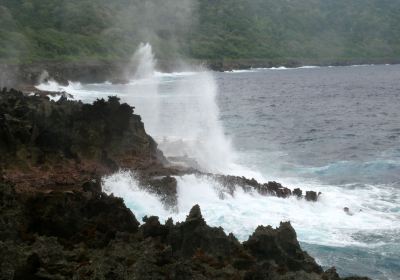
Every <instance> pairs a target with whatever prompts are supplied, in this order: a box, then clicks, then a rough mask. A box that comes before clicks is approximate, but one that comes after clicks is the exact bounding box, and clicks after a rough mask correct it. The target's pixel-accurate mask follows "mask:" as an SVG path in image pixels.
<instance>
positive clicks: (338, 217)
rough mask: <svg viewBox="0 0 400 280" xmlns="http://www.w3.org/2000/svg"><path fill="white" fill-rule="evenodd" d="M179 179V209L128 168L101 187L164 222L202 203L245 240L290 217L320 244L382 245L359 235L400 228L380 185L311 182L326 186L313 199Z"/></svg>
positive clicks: (214, 221)
mask: <svg viewBox="0 0 400 280" xmlns="http://www.w3.org/2000/svg"><path fill="white" fill-rule="evenodd" d="M177 181H178V209H177V212H169V211H167V210H166V209H165V208H164V206H163V205H162V203H161V202H160V201H159V200H158V199H157V197H155V196H153V195H151V194H149V193H147V192H146V191H145V190H143V189H141V188H140V187H139V186H138V183H137V181H136V180H135V179H134V176H133V175H132V174H131V173H129V172H119V173H116V174H114V175H112V176H109V177H106V178H104V180H103V188H104V190H105V191H106V192H107V193H114V195H116V196H119V197H123V198H124V200H125V202H126V204H127V205H128V207H130V208H131V209H132V211H133V212H134V213H135V214H136V215H137V217H138V219H141V218H142V217H143V216H145V215H156V216H159V217H160V218H161V220H163V221H165V220H166V219H167V218H169V217H172V218H173V219H174V220H175V221H183V220H184V219H185V217H186V215H187V214H188V213H189V211H190V209H191V207H192V206H193V205H195V204H199V205H200V207H201V209H202V213H203V216H204V218H205V219H206V221H207V223H208V224H210V225H212V226H222V227H223V228H224V230H225V231H226V232H227V233H229V232H232V233H234V234H235V235H236V236H237V237H238V238H239V239H240V240H246V239H247V238H248V236H249V235H250V234H251V233H252V232H253V231H254V230H255V228H256V227H257V226H258V225H272V226H279V223H280V222H281V221H291V222H292V224H293V226H294V227H295V229H296V231H297V234H298V237H299V240H300V241H302V242H306V243H309V244H318V245H329V246H350V245H351V246H362V247H365V246H369V247H371V246H380V245H382V244H384V243H383V242H382V241H381V240H364V239H360V238H359V234H360V233H362V235H364V236H365V235H368V234H370V235H373V234H379V233H382V231H383V229H384V230H385V231H393V233H396V234H398V233H400V225H399V223H398V220H399V218H400V217H399V214H398V213H397V214H396V212H392V211H391V209H392V208H393V207H396V206H395V205H396V203H399V200H397V201H393V202H389V201H385V200H382V199H380V198H381V197H382V196H385V193H384V192H388V193H389V192H390V190H382V188H380V187H374V186H369V187H368V189H353V188H348V189H346V188H343V187H341V188H339V187H334V186H329V187H327V186H317V185H309V186H306V187H305V189H307V188H313V189H316V190H317V191H318V190H321V191H323V195H322V196H321V198H320V200H319V201H318V202H317V203H310V202H307V201H305V200H298V199H296V198H289V199H281V198H277V197H264V196H261V195H259V194H257V193H251V192H250V193H248V192H244V191H243V190H241V189H240V188H238V190H237V191H236V193H235V194H234V196H231V195H229V194H227V193H221V190H222V188H221V187H220V186H219V184H218V183H217V182H215V181H213V180H211V179H205V178H201V177H196V176H194V175H187V176H183V177H177ZM249 205H251V207H249ZM397 205H398V204H397ZM344 206H346V207H349V208H350V210H351V211H352V212H353V215H352V216H349V215H347V214H346V213H345V212H344V211H343V207H344Z"/></svg>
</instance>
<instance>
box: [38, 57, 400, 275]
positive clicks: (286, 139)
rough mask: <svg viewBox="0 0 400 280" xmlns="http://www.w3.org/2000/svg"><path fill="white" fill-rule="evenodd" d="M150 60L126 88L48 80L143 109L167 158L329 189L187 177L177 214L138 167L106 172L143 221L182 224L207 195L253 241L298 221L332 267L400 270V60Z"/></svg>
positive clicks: (109, 185) (211, 217)
mask: <svg viewBox="0 0 400 280" xmlns="http://www.w3.org/2000/svg"><path fill="white" fill-rule="evenodd" d="M150 51H151V50H150ZM145 61H146V64H145V66H146V67H144V68H145V69H146V73H145V74H146V75H138V76H135V75H134V76H133V77H132V79H131V81H130V82H129V83H128V84H124V85H122V84H111V83H102V84H80V83H70V84H69V86H66V87H63V86H60V85H58V84H56V83H55V82H51V81H50V82H47V83H44V84H41V85H39V86H38V87H39V88H41V89H44V90H65V91H66V92H68V93H71V94H72V95H73V96H74V98H75V99H80V100H82V101H84V102H92V101H94V100H96V99H97V98H106V97H107V96H110V95H117V96H119V97H120V98H121V100H122V101H124V102H128V103H129V104H131V105H132V106H135V112H136V113H137V114H140V115H141V116H142V119H143V121H144V124H145V128H146V130H147V132H148V133H149V134H150V135H152V136H153V137H154V138H155V139H156V141H157V142H158V143H159V148H160V149H161V150H162V151H163V152H164V153H165V155H166V156H180V157H186V158H189V159H193V160H194V161H195V162H196V163H197V166H198V168H199V169H202V170H204V171H208V172H214V173H221V174H232V175H240V176H242V175H243V176H246V177H249V178H255V179H257V180H259V181H260V182H266V181H277V182H280V183H282V184H283V185H284V186H286V187H289V188H296V187H300V188H301V189H303V190H315V191H319V192H321V193H322V195H321V197H320V199H319V201H318V202H316V203H312V202H306V201H304V200H297V199H295V198H289V199H280V198H276V197H262V196H260V195H258V194H256V193H246V192H243V191H241V190H238V191H237V192H236V193H235V194H234V195H233V196H231V195H229V194H224V195H222V196H221V194H220V187H219V186H218V183H216V182H214V181H212V180H210V179H204V178H203V179H202V178H199V177H196V176H194V175H187V176H183V177H180V178H177V180H178V206H177V209H175V210H174V211H172V210H168V209H166V208H165V207H164V205H162V204H161V202H160V201H159V199H158V198H157V197H155V196H153V195H151V194H149V193H146V192H145V191H143V190H142V189H140V188H139V187H138V185H137V181H136V180H135V176H134V174H132V173H131V172H127V171H121V172H118V173H116V174H114V175H112V176H109V177H107V178H104V180H103V188H104V190H105V191H107V192H110V193H111V192H112V193H114V194H115V195H117V196H121V197H123V198H124V200H125V202H126V204H127V206H128V207H130V208H131V209H132V211H133V213H135V215H136V217H137V218H138V219H140V218H141V217H143V216H145V215H156V216H159V217H160V218H161V220H165V219H167V218H168V217H172V218H173V219H174V221H180V220H184V219H185V217H186V215H187V214H188V213H189V210H190V208H191V207H192V206H193V205H194V204H199V205H200V207H201V210H202V213H203V216H204V218H205V220H206V221H207V223H208V224H210V225H212V226H222V227H223V228H224V229H225V231H226V232H227V233H229V232H233V233H234V234H235V235H236V236H237V237H238V238H239V239H240V240H242V241H244V240H246V239H247V238H248V236H249V235H250V234H251V233H252V232H253V231H254V230H255V228H256V227H257V226H258V225H261V224H262V225H272V226H275V227H276V226H279V222H280V221H291V223H292V225H293V226H294V228H295V229H296V232H297V235H298V239H299V241H300V242H301V245H302V247H303V249H305V250H306V251H308V252H309V253H310V255H312V256H313V257H315V258H316V259H317V261H318V262H319V263H320V264H321V265H323V266H324V267H326V268H327V267H331V266H336V268H337V269H338V272H339V274H340V275H341V276H349V275H354V274H357V275H363V276H369V277H371V278H372V279H400V145H399V144H400V65H367V66H346V67H301V68H295V69H286V68H275V69H251V70H241V71H232V72H225V73H216V72H207V71H197V72H177V73H160V72H155V71H154V65H155V61H154V58H152V57H151V56H150V57H149V56H148V57H147V59H145ZM149 69H150V70H149ZM344 207H348V208H349V211H350V214H351V215H349V214H347V213H345V212H344V211H343V209H344Z"/></svg>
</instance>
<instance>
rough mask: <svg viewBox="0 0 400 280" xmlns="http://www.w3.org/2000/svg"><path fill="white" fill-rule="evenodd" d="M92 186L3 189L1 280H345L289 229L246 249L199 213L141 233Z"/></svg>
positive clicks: (115, 202) (149, 222) (262, 235)
mask: <svg viewBox="0 0 400 280" xmlns="http://www.w3.org/2000/svg"><path fill="white" fill-rule="evenodd" d="M88 184H92V186H89V185H85V186H83V187H82V191H80V192H68V193H65V192H60V191H54V192H51V193H35V194H32V193H29V194H28V193H25V194H21V193H17V192H15V190H14V187H13V186H11V185H9V184H6V183H4V182H3V183H1V186H0V210H1V212H0V213H1V214H0V217H1V219H0V229H1V231H0V232H1V234H0V250H1V252H2V254H1V255H0V270H1V277H2V278H1V279H324V280H338V279H341V278H340V277H339V276H338V275H337V274H336V272H335V270H334V269H331V270H328V271H326V272H324V271H323V270H322V268H321V267H320V266H319V265H318V264H317V263H316V262H315V260H314V259H312V258H311V257H310V256H309V255H308V254H307V253H306V252H304V251H302V250H301V248H300V245H299V243H298V241H297V238H296V233H295V231H294V229H293V228H292V226H291V225H290V223H281V225H280V227H278V228H277V229H273V228H271V227H262V226H260V227H258V228H257V229H256V231H255V232H254V233H253V235H252V236H250V238H249V240H248V241H246V242H244V243H243V244H241V243H240V242H239V241H238V240H237V239H236V238H235V237H234V236H233V235H232V234H230V235H226V234H225V232H224V231H223V229H222V228H213V227H210V226H208V225H207V223H206V221H205V220H204V219H203V217H202V214H201V209H200V207H199V206H198V205H195V206H194V207H193V208H192V210H191V211H190V213H189V215H188V216H187V218H186V220H185V221H184V222H181V223H176V224H174V223H173V221H172V220H171V219H169V220H168V221H167V222H166V223H165V224H161V223H160V221H159V219H158V217H146V218H144V219H143V220H144V221H143V224H142V225H139V223H138V221H137V220H136V218H135V216H134V214H133V213H132V212H131V211H130V210H129V209H128V208H126V207H125V205H124V203H123V201H122V199H119V198H115V197H113V196H109V195H106V194H104V193H102V192H100V191H99V188H98V187H96V186H93V184H98V183H97V182H89V183H88ZM352 279H362V278H352ZM364 279H366V278H364Z"/></svg>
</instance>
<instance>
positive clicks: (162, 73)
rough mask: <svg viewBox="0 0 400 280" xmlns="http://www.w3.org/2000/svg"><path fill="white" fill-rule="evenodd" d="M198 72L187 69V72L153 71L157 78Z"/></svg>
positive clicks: (182, 75) (189, 74)
mask: <svg viewBox="0 0 400 280" xmlns="http://www.w3.org/2000/svg"><path fill="white" fill-rule="evenodd" d="M197 73H198V72H193V71H187V72H158V71H155V72H154V76H156V77H159V78H175V77H185V76H192V75H196V74H197Z"/></svg>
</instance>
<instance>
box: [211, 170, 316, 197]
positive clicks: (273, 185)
mask: <svg viewBox="0 0 400 280" xmlns="http://www.w3.org/2000/svg"><path fill="white" fill-rule="evenodd" d="M207 176H209V177H210V178H213V179H215V180H216V181H218V182H219V183H220V184H221V185H222V186H223V187H224V189H223V191H225V192H227V193H229V194H231V195H233V194H234V192H235V190H236V188H237V187H240V188H242V189H243V190H244V191H252V190H256V191H257V192H258V193H259V194H261V195H270V196H277V197H281V198H288V197H290V196H296V197H298V198H303V195H302V194H303V192H302V190H301V189H294V190H293V191H292V190H290V189H289V188H286V187H284V186H282V185H281V184H279V183H277V182H268V183H264V184H261V183H259V182H257V181H256V180H255V179H247V178H245V177H238V176H227V175H214V174H207ZM319 195H320V193H318V194H317V193H316V192H314V191H307V192H306V195H305V196H304V198H305V199H306V200H307V201H317V200H318V196H319Z"/></svg>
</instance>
